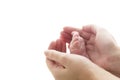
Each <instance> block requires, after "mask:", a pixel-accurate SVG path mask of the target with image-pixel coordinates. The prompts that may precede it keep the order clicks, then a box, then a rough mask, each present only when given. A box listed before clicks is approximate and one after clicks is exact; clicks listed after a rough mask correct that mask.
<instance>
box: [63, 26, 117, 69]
mask: <svg viewBox="0 0 120 80" xmlns="http://www.w3.org/2000/svg"><path fill="white" fill-rule="evenodd" d="M90 29H91V28H90V27H89V28H86V29H83V30H81V31H79V32H80V36H82V37H83V38H84V39H85V44H86V52H87V54H88V57H89V59H90V60H91V61H93V62H94V63H96V64H98V65H99V66H102V67H104V68H105V63H106V59H107V58H108V57H109V56H111V55H112V54H113V53H111V52H112V50H113V49H114V47H115V45H116V43H115V40H114V38H113V37H112V36H111V34H110V33H108V32H107V31H106V30H105V29H101V28H100V29H98V30H97V29H95V28H94V27H92V29H91V30H90ZM74 30H75V31H76V30H77V31H78V29H75V28H68V29H67V28H66V29H64V31H63V32H62V34H61V35H62V39H63V40H65V41H66V42H68V43H70V41H71V35H69V33H70V32H72V31H74Z"/></svg>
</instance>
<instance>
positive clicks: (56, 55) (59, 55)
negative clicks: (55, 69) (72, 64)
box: [44, 50, 69, 67]
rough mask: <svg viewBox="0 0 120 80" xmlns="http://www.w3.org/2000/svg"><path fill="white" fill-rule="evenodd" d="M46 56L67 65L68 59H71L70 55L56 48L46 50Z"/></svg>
mask: <svg viewBox="0 0 120 80" xmlns="http://www.w3.org/2000/svg"><path fill="white" fill-rule="evenodd" d="M44 53H45V56H46V57H47V58H48V59H49V60H52V61H55V62H57V63H59V64H61V65H62V66H65V67H66V66H67V64H68V61H69V58H68V57H69V56H67V54H66V53H63V52H59V51H56V50H46V51H45V52H44Z"/></svg>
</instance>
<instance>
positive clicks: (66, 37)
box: [60, 31, 72, 43]
mask: <svg viewBox="0 0 120 80" xmlns="http://www.w3.org/2000/svg"><path fill="white" fill-rule="evenodd" d="M60 38H61V39H62V40H63V41H64V42H67V43H70V41H71V40H72V35H71V34H69V33H66V32H64V31H62V32H61V36H60Z"/></svg>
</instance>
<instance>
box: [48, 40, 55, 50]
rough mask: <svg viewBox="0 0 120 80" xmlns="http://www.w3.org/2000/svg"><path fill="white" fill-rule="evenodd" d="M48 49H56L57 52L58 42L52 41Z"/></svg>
mask: <svg viewBox="0 0 120 80" xmlns="http://www.w3.org/2000/svg"><path fill="white" fill-rule="evenodd" d="M48 49H54V50H56V41H52V42H51V43H50V45H49V47H48Z"/></svg>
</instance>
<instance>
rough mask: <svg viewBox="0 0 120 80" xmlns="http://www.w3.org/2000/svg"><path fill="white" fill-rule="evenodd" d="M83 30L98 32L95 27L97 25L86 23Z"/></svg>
mask: <svg viewBox="0 0 120 80" xmlns="http://www.w3.org/2000/svg"><path fill="white" fill-rule="evenodd" d="M83 30H84V31H86V32H88V33H92V34H96V31H97V27H95V25H86V26H83Z"/></svg>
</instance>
